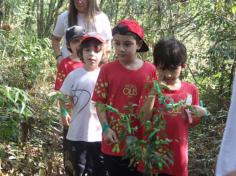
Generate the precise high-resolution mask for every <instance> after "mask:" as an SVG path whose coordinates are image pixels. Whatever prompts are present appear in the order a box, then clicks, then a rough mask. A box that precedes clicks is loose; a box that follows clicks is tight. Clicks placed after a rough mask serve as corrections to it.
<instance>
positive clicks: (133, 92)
mask: <svg viewBox="0 0 236 176" xmlns="http://www.w3.org/2000/svg"><path fill="white" fill-rule="evenodd" d="M123 94H124V95H126V96H128V97H132V96H137V87H136V86H135V85H133V84H126V85H125V87H124V89H123Z"/></svg>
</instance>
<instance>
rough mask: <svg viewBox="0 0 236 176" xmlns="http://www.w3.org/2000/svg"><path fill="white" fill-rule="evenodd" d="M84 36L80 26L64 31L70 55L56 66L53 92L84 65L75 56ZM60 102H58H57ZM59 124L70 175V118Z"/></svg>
mask: <svg viewBox="0 0 236 176" xmlns="http://www.w3.org/2000/svg"><path fill="white" fill-rule="evenodd" d="M84 34H85V31H84V29H83V28H82V27H81V26H76V25H75V26H72V27H69V28H68V29H67V30H66V43H67V48H68V50H69V51H70V52H71V55H70V56H69V57H67V58H65V59H63V60H62V61H61V62H60V64H59V65H58V68H57V76H56V81H55V87H54V89H55V90H60V88H61V86H62V84H63V82H64V79H65V78H66V76H67V75H68V74H69V73H70V72H71V71H73V70H75V69H76V68H80V67H82V66H83V65H84V64H83V62H82V61H81V60H80V59H79V57H78V56H77V50H78V48H79V45H80V41H81V38H82V36H83V35H84ZM59 101H60V100H59ZM59 104H61V103H60V102H59ZM67 106H68V108H69V109H71V108H70V107H71V105H70V103H69V104H68V105H67ZM61 123H62V125H63V126H64V129H63V153H64V165H65V171H66V173H67V174H69V173H70V171H69V170H71V169H68V167H69V166H67V165H68V164H66V163H68V162H67V160H69V158H68V154H67V153H68V151H67V143H68V142H67V139H66V135H67V131H68V127H69V123H70V116H67V117H66V118H65V117H63V115H62V117H61Z"/></svg>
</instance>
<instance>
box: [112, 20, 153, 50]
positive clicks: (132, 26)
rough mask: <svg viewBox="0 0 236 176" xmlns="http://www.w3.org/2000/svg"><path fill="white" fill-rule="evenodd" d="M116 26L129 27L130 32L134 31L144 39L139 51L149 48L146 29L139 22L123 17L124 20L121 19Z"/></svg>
mask: <svg viewBox="0 0 236 176" xmlns="http://www.w3.org/2000/svg"><path fill="white" fill-rule="evenodd" d="M116 26H120V27H122V26H124V27H127V30H128V32H132V33H134V34H136V35H137V36H138V37H139V38H140V39H141V40H142V41H143V44H142V46H141V48H140V49H139V50H138V52H146V51H148V50H149V48H148V45H147V44H146V43H145V41H144V30H143V28H142V27H141V26H140V25H139V24H138V22H137V21H136V20H133V19H123V20H121V21H119V22H118V23H117V25H116Z"/></svg>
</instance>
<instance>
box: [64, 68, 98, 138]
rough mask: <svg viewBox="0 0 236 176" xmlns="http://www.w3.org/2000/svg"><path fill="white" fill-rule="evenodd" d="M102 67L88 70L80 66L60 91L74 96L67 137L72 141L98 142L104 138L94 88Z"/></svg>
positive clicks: (69, 76) (67, 78)
mask: <svg viewBox="0 0 236 176" xmlns="http://www.w3.org/2000/svg"><path fill="white" fill-rule="evenodd" d="M99 71H100V69H97V70H95V71H90V72H89V71H87V70H85V69H84V68H78V69H75V70H74V71H72V72H70V73H69V74H68V76H67V77H66V79H65V80H64V82H63V85H62V87H61V89H60V91H61V92H62V93H63V94H65V95H68V96H70V97H72V98H73V112H72V115H71V123H70V126H69V130H68V133H67V136H66V138H67V139H68V140H71V141H85V142H98V141H101V140H102V127H101V124H100V122H99V119H98V116H97V113H96V109H95V106H94V103H92V102H91V97H92V94H93V90H94V87H95V84H96V81H97V77H98V74H99Z"/></svg>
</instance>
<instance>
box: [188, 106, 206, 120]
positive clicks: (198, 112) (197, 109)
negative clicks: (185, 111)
mask: <svg viewBox="0 0 236 176" xmlns="http://www.w3.org/2000/svg"><path fill="white" fill-rule="evenodd" d="M192 107H193V108H194V110H193V111H191V114H192V115H193V116H195V117H203V116H206V115H207V110H206V108H204V107H201V106H198V105H192Z"/></svg>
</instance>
